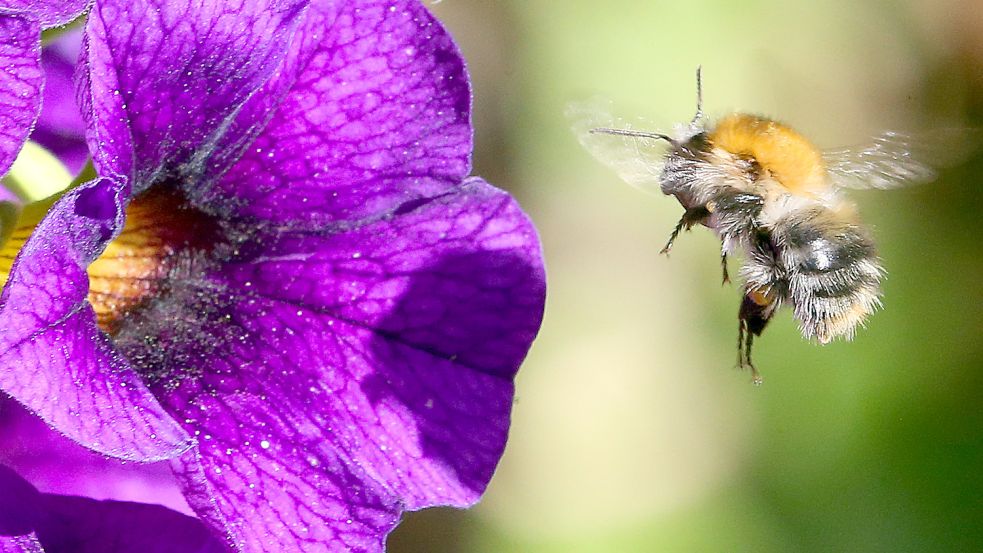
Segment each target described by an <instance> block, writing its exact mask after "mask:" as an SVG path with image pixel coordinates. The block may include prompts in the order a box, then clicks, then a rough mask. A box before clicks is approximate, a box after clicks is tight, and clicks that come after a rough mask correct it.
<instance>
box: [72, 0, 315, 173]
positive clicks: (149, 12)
mask: <svg viewBox="0 0 983 553" xmlns="http://www.w3.org/2000/svg"><path fill="white" fill-rule="evenodd" d="M306 3H307V0H182V1H180V2H173V1H170V0H104V1H101V2H99V3H97V4H96V5H95V6H94V7H93V9H92V12H91V13H90V14H89V17H88V22H87V26H86V41H85V43H84V44H83V59H84V62H85V63H84V64H83V67H82V68H81V73H80V79H79V82H80V84H79V105H80V107H81V108H82V112H83V115H84V116H85V119H86V123H87V127H88V132H87V137H88V141H89V146H90V150H91V151H92V152H93V157H94V161H95V163H96V168H97V169H98V170H99V172H100V174H102V175H113V174H118V175H123V176H127V177H134V176H135V177H134V178H135V180H133V183H134V185H133V187H134V190H135V191H137V192H139V191H141V190H143V189H145V188H146V187H147V186H149V185H151V184H153V183H154V182H155V181H157V180H158V179H160V178H162V177H164V176H169V177H177V178H186V179H190V180H195V179H196V178H197V175H198V174H199V173H201V172H202V170H203V169H202V167H203V163H204V162H205V161H206V160H207V159H208V158H209V157H210V156H211V155H212V154H213V153H214V150H215V145H216V143H217V142H218V141H219V140H220V139H221V137H222V135H223V133H224V132H225V131H226V130H227V127H228V123H230V122H231V118H232V117H233V116H234V115H235V113H236V111H237V110H238V109H239V108H240V107H241V106H242V104H243V103H244V102H245V101H246V99H247V98H248V97H249V96H250V95H251V94H252V93H254V92H255V91H256V89H257V88H259V87H260V86H262V85H263V83H265V82H266V80H267V79H269V76H270V74H271V73H272V72H273V71H274V70H275V69H276V67H277V66H278V65H279V64H280V61H281V60H282V57H283V54H284V52H285V50H286V48H287V44H288V42H289V39H290V37H291V35H292V33H293V29H294V27H295V25H296V23H297V20H298V18H299V16H300V14H301V13H303V11H304V7H305V6H306Z"/></svg>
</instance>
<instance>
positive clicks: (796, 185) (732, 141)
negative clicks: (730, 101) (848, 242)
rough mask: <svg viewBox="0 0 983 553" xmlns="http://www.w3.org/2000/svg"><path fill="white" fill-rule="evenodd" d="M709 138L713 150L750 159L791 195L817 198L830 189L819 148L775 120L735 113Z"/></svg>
mask: <svg viewBox="0 0 983 553" xmlns="http://www.w3.org/2000/svg"><path fill="white" fill-rule="evenodd" d="M708 138H709V141H710V144H711V146H712V148H714V149H719V150H722V151H723V152H726V153H727V154H730V155H731V156H737V157H745V158H750V159H753V160H754V161H756V162H757V164H758V165H759V166H760V168H761V170H762V171H763V172H767V173H768V174H769V175H770V176H771V177H772V178H773V179H774V180H775V181H777V182H778V183H779V184H781V185H782V186H783V187H785V188H787V189H788V191H789V192H790V193H792V194H800V195H806V196H812V197H817V196H820V195H822V194H823V193H824V192H826V191H827V190H828V188H829V184H828V181H827V177H826V169H825V166H824V165H823V158H822V153H821V152H820V151H819V149H818V148H816V146H814V145H813V144H812V143H811V142H809V141H808V140H806V138H805V137H803V136H802V135H801V134H799V133H797V132H795V131H794V130H792V129H790V128H789V127H787V126H785V125H783V124H781V123H779V122H777V121H772V120H771V119H766V118H763V117H759V116H756V115H748V114H744V113H734V114H731V115H728V116H727V117H725V118H723V119H722V120H720V121H719V122H718V123H717V125H716V126H715V127H714V129H713V130H712V131H711V132H710V135H709V137H708Z"/></svg>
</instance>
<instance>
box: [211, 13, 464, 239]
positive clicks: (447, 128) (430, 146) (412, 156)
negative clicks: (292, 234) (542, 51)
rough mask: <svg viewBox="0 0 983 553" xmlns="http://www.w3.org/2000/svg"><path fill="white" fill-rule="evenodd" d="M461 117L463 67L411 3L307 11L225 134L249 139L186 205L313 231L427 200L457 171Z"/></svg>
mask: <svg viewBox="0 0 983 553" xmlns="http://www.w3.org/2000/svg"><path fill="white" fill-rule="evenodd" d="M470 108H471V91H470V88H469V85H468V78H467V74H466V72H465V68H464V60H463V58H462V57H461V55H460V53H459V52H458V49H457V46H456V45H455V44H454V42H453V40H452V39H451V37H450V35H449V34H448V33H447V31H446V30H444V28H443V27H442V26H441V25H440V23H439V22H438V21H437V20H436V19H435V18H434V17H433V16H432V15H431V14H430V13H429V12H428V11H427V9H426V8H425V7H424V6H423V5H422V3H420V2H418V1H416V0H397V1H392V0H371V1H361V2H336V1H330V0H321V1H316V2H313V3H312V5H311V9H310V10H309V12H308V17H307V19H306V21H305V22H304V24H303V25H302V26H301V27H300V29H299V31H298V34H297V37H296V39H295V40H294V41H293V44H292V46H291V50H290V53H289V55H288V56H287V59H286V61H285V62H284V65H283V67H282V68H281V69H280V70H279V71H278V73H277V74H276V76H275V77H274V78H273V79H272V80H271V81H270V82H269V83H268V84H267V85H266V86H265V87H264V88H263V89H262V90H261V91H260V92H259V93H258V94H257V95H256V96H254V97H253V98H252V99H251V100H250V101H249V102H248V103H247V104H246V107H245V109H244V110H243V112H242V113H241V114H240V115H239V117H238V118H237V119H236V122H235V125H234V129H235V130H234V131H233V132H230V133H229V136H234V137H240V136H248V135H249V134H250V132H253V133H254V132H255V131H254V129H261V132H260V134H259V136H258V138H256V140H255V142H253V143H252V144H251V145H250V146H249V147H248V148H247V149H245V151H243V152H242V158H241V159H240V161H239V162H238V164H237V165H235V167H233V168H232V170H231V171H230V172H229V173H228V174H226V176H225V177H224V178H223V179H222V180H221V181H220V182H219V183H217V184H216V185H215V187H214V188H212V189H210V190H205V191H203V192H202V193H200V195H199V196H198V198H199V199H198V201H199V203H213V204H214V203H219V204H222V203H223V201H224V203H225V204H226V205H227V208H228V209H232V210H234V212H235V213H237V214H240V215H251V216H256V217H261V218H265V219H272V220H277V221H298V220H303V221H312V220H313V221H315V222H324V221H325V220H338V219H346V218H360V217H364V216H366V215H372V214H378V213H380V212H383V211H386V210H389V209H391V208H393V207H395V206H397V205H399V204H401V203H403V202H404V201H407V200H410V199H414V198H418V197H421V196H424V197H425V196H433V195H436V194H438V193H441V192H444V191H446V190H447V189H448V188H450V187H452V186H456V185H457V184H458V183H460V182H461V180H463V179H464V177H465V176H466V175H467V173H468V171H469V168H470V155H471V134H472V133H471V124H470ZM264 125H265V127H264ZM227 151H232V149H231V148H230V149H228V150H227ZM194 194H195V193H194V192H193V191H192V197H194ZM230 202H233V203H232V204H231V205H228V204H229V203H230Z"/></svg>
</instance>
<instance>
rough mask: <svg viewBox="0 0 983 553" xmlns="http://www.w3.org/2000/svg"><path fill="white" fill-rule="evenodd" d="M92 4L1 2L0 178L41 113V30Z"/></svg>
mask: <svg viewBox="0 0 983 553" xmlns="http://www.w3.org/2000/svg"><path fill="white" fill-rule="evenodd" d="M89 2H90V0H2V1H0V67H3V71H0V105H2V107H3V109H0V175H3V174H5V173H6V172H7V170H8V169H9V168H10V165H11V164H13V162H14V158H16V157H17V153H18V152H20V149H21V146H23V145H24V141H25V140H27V136H28V134H30V132H31V129H32V127H33V126H34V122H35V121H36V120H37V118H38V111H39V110H40V108H41V89H42V88H43V87H44V77H43V75H42V72H41V29H46V28H48V27H55V26H58V25H64V24H65V23H68V22H69V21H71V20H73V19H75V18H76V17H78V15H79V14H80V13H82V11H83V10H84V9H85V8H86V6H87V5H88V4H89Z"/></svg>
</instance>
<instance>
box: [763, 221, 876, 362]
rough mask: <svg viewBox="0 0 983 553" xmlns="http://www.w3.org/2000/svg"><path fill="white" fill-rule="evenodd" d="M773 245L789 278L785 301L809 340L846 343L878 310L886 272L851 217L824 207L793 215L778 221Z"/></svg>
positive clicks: (868, 241)
mask: <svg viewBox="0 0 983 553" xmlns="http://www.w3.org/2000/svg"><path fill="white" fill-rule="evenodd" d="M772 240H773V242H774V244H775V245H776V246H777V248H776V249H777V250H778V252H779V256H780V265H781V266H782V268H783V269H784V271H783V272H784V273H785V276H786V278H787V286H788V288H787V292H786V299H787V300H788V301H789V302H791V304H792V307H793V309H794V311H795V317H796V318H797V319H798V320H799V323H800V327H801V330H802V334H803V335H804V336H806V337H807V338H812V337H815V338H816V339H818V340H819V341H820V342H822V343H827V342H829V341H831V340H832V339H833V338H836V337H837V336H843V337H845V338H847V339H850V338H852V337H853V333H854V331H855V330H856V327H857V325H860V324H862V323H863V321H864V319H865V318H866V317H867V315H868V314H869V313H871V312H872V311H874V310H875V309H877V308H878V307H879V306H880V280H881V278H882V277H883V276H884V271H883V269H882V268H881V266H880V263H879V261H878V259H877V254H876V252H875V249H874V244H873V242H872V241H871V239H870V238H869V236H868V235H867V233H866V231H865V230H864V229H863V228H862V227H861V226H860V225H859V224H858V223H856V222H855V221H854V220H853V219H852V217H848V216H844V214H842V213H840V212H837V211H834V210H831V209H829V208H826V207H822V206H811V207H809V208H804V209H800V210H796V211H793V212H791V213H790V214H788V215H786V216H785V217H783V218H782V219H780V220H779V221H777V222H776V224H775V226H774V227H773V229H772Z"/></svg>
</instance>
